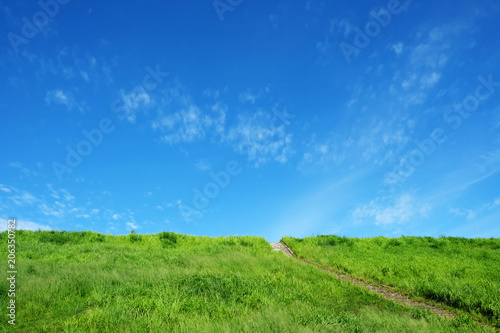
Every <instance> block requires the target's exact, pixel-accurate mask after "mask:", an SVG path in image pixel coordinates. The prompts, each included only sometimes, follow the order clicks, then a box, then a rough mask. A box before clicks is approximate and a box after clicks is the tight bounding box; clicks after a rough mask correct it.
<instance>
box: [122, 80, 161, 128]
mask: <svg viewBox="0 0 500 333" xmlns="http://www.w3.org/2000/svg"><path fill="white" fill-rule="evenodd" d="M120 100H121V102H122V105H121V109H122V110H123V111H124V113H125V114H124V117H125V119H126V120H127V121H128V122H131V123H134V122H135V120H136V117H137V113H138V112H140V111H146V110H147V109H148V108H150V107H152V106H153V105H154V101H153V99H152V97H151V96H150V95H149V94H148V93H147V92H146V90H145V89H144V88H143V87H139V86H138V87H136V88H134V89H133V90H132V91H130V92H128V93H125V92H124V91H120Z"/></svg>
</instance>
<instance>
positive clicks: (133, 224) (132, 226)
mask: <svg viewBox="0 0 500 333" xmlns="http://www.w3.org/2000/svg"><path fill="white" fill-rule="evenodd" d="M127 227H128V228H129V229H131V230H137V229H139V228H140V227H139V226H138V225H137V224H135V222H127Z"/></svg>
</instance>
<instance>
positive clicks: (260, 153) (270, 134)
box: [226, 111, 292, 165]
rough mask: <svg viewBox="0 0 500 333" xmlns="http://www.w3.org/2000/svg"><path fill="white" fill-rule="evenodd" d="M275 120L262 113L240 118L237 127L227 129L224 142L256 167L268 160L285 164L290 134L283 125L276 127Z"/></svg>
mask: <svg viewBox="0 0 500 333" xmlns="http://www.w3.org/2000/svg"><path fill="white" fill-rule="evenodd" d="M275 120H276V119H275V117H274V116H273V115H271V114H270V113H267V112H264V111H257V112H256V113H254V114H253V115H245V116H240V117H239V119H238V123H237V125H236V126H234V127H232V128H230V129H229V131H228V135H227V137H226V141H227V142H229V144H230V145H231V147H232V148H233V149H234V150H235V151H236V152H237V153H240V154H245V155H247V156H248V158H249V160H250V161H254V162H255V164H256V165H260V164H262V163H265V162H267V161H269V160H275V161H278V162H280V163H286V162H287V160H288V158H289V156H290V154H291V153H292V149H291V143H292V134H290V133H287V131H286V127H285V125H284V124H280V125H278V126H276V125H277V122H276V121H275Z"/></svg>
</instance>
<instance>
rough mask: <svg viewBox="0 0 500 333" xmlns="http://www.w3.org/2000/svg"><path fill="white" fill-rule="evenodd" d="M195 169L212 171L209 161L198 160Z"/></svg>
mask: <svg viewBox="0 0 500 333" xmlns="http://www.w3.org/2000/svg"><path fill="white" fill-rule="evenodd" d="M195 167H196V169H197V170H198V171H210V170H212V165H211V164H210V162H209V161H207V160H205V159H202V160H199V161H198V162H197V163H196V164H195Z"/></svg>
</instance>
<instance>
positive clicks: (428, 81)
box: [420, 72, 441, 89]
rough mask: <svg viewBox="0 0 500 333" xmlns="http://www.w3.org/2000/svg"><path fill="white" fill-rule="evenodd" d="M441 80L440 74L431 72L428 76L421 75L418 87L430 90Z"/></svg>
mask: <svg viewBox="0 0 500 333" xmlns="http://www.w3.org/2000/svg"><path fill="white" fill-rule="evenodd" d="M439 79H441V74H439V73H436V72H432V73H430V74H426V75H423V76H422V77H421V78H420V87H421V88H422V89H427V88H432V87H433V86H434V85H435V84H436V83H438V82H439Z"/></svg>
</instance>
